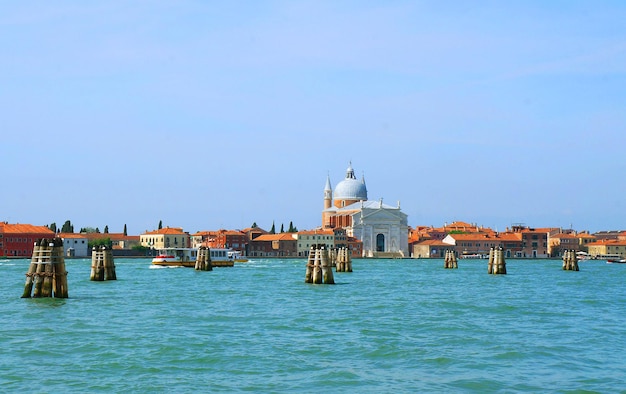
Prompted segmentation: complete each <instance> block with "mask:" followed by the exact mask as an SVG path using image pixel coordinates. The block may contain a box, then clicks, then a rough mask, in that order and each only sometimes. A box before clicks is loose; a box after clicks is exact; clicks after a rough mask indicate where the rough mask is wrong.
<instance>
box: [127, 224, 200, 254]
mask: <svg viewBox="0 0 626 394" xmlns="http://www.w3.org/2000/svg"><path fill="white" fill-rule="evenodd" d="M139 242H140V243H141V246H145V247H148V248H151V249H163V248H189V247H190V246H191V237H190V235H189V233H186V232H184V231H183V229H182V228H179V227H165V228H162V229H159V230H154V231H146V232H145V233H143V234H141V235H139Z"/></svg>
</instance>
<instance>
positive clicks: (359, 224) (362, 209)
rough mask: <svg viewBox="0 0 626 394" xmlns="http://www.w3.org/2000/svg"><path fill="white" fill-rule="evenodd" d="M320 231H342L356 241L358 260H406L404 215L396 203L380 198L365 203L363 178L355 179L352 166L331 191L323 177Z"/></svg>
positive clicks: (407, 233) (328, 183)
mask: <svg viewBox="0 0 626 394" xmlns="http://www.w3.org/2000/svg"><path fill="white" fill-rule="evenodd" d="M322 228H323V229H335V228H343V229H345V230H346V234H347V235H348V236H351V237H355V238H357V239H359V240H360V241H361V242H363V256H362V257H380V258H390V257H397V258H401V257H409V246H408V243H409V241H408V237H409V228H408V222H407V215H406V214H404V213H403V212H402V211H401V210H400V203H399V202H398V205H397V206H395V207H393V206H390V205H387V204H383V200H382V199H380V200H379V201H368V200H367V187H366V186H365V178H364V177H362V178H361V179H360V180H359V179H357V178H356V176H355V175H354V169H353V168H352V163H350V164H349V166H348V169H347V170H346V177H345V178H344V179H343V180H342V181H341V182H339V183H338V184H337V185H336V186H335V190H334V192H333V189H332V187H331V183H330V176H328V177H327V178H326V185H325V187H324V210H323V211H322Z"/></svg>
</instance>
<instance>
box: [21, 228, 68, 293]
mask: <svg viewBox="0 0 626 394" xmlns="http://www.w3.org/2000/svg"><path fill="white" fill-rule="evenodd" d="M33 289H34V290H33ZM31 292H32V297H34V298H39V297H55V298H68V291H67V271H65V259H64V258H63V241H61V239H59V238H53V239H40V240H38V241H37V242H35V246H34V247H33V255H32V258H31V261H30V266H29V267H28V272H27V273H26V284H25V285H24V293H23V294H22V298H30V297H31Z"/></svg>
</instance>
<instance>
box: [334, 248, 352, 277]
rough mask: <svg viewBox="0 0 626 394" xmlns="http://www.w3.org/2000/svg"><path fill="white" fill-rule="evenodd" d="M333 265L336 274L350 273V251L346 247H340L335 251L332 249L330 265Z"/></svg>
mask: <svg viewBox="0 0 626 394" xmlns="http://www.w3.org/2000/svg"><path fill="white" fill-rule="evenodd" d="M333 263H334V265H335V270H336V271H337V272H352V257H351V256H350V250H349V249H348V248H346V247H341V248H339V249H337V250H335V249H333V250H332V251H331V264H333Z"/></svg>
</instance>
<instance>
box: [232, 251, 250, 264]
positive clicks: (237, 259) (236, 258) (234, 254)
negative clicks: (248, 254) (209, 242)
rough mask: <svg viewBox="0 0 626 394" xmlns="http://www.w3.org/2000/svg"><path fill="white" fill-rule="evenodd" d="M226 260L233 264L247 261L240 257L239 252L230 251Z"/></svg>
mask: <svg viewBox="0 0 626 394" xmlns="http://www.w3.org/2000/svg"><path fill="white" fill-rule="evenodd" d="M228 258H229V259H232V260H233V261H234V262H235V263H247V262H248V259H247V258H245V257H243V256H242V255H241V251H240V250H230V251H229V252H228Z"/></svg>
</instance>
